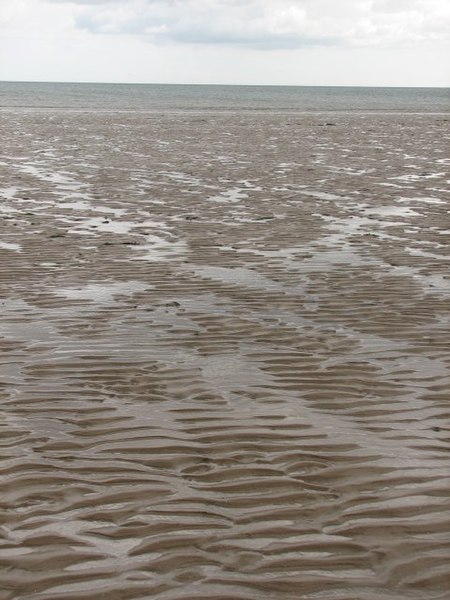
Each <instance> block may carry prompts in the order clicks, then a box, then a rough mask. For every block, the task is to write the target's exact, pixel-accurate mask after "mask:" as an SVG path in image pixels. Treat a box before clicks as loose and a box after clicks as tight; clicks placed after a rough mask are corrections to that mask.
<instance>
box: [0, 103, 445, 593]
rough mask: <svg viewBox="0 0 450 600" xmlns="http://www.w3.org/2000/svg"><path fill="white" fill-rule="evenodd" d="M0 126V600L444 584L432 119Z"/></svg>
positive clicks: (407, 589) (175, 116)
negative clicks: (0, 147)
mask: <svg viewBox="0 0 450 600" xmlns="http://www.w3.org/2000/svg"><path fill="white" fill-rule="evenodd" d="M0 123H1V125H0V132H1V139H2V140H3V141H2V156H1V158H0V219H1V223H2V225H1V236H0V281H1V286H0V289H1V297H0V315H1V316H0V349H1V353H0V386H1V387H0V400H1V405H0V406H1V415H2V418H1V436H0V444H1V449H2V451H1V455H0V515H1V520H0V533H1V536H0V573H1V576H0V599H1V600H19V599H20V600H86V599H91V598H95V599H98V600H99V599H101V598H105V599H108V600H119V599H120V600H124V599H132V598H133V599H142V600H144V599H149V598H152V599H155V600H306V599H308V600H313V599H314V600H400V599H401V600H404V599H408V600H446V599H448V589H449V586H450V575H449V569H448V564H449V561H450V547H449V543H448V541H449V522H450V502H449V500H450V498H449V497H450V485H449V482H450V478H449V475H450V458H449V452H448V450H449V439H450V435H449V432H450V429H449V417H450V408H449V367H450V352H449V350H450V348H449V338H448V332H449V310H448V309H449V295H450V276H449V262H450V257H449V253H448V248H449V245H448V244H449V234H450V217H449V185H448V183H449V179H448V177H449V176H448V166H449V163H450V160H449V158H448V140H449V125H450V120H449V118H448V115H447V116H445V115H442V114H412V113H410V114H406V113H389V112H382V113H371V112H355V113H350V112H348V113H346V112H339V113H338V112H336V113H325V112H324V113H295V112H291V113H287V112H280V113H276V112H269V113H263V112H259V113H257V112H251V111H249V112H248V113H245V112H242V111H241V112H233V111H228V112H226V111H223V112H214V111H210V112H207V113H205V112H202V111H192V112H191V113H186V112H182V111H169V112H146V111H130V112H127V111H112V110H108V111H101V110H99V111H95V112H94V111H89V110H81V109H80V110H50V109H49V110H46V109H40V110H10V111H3V112H2V113H0Z"/></svg>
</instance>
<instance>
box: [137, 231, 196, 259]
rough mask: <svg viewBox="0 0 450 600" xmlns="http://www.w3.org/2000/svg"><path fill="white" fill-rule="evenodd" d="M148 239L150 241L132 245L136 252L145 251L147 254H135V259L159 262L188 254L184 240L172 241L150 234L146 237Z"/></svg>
mask: <svg viewBox="0 0 450 600" xmlns="http://www.w3.org/2000/svg"><path fill="white" fill-rule="evenodd" d="M146 241H147V242H150V243H147V244H140V245H139V246H132V250H134V251H135V252H137V251H139V252H142V251H145V254H143V255H141V256H135V257H134V260H147V261H150V262H159V261H164V260H170V259H171V258H177V257H178V256H182V255H184V254H186V252H187V244H186V242H185V241H183V240H179V241H176V242H171V241H169V240H165V239H164V238H161V237H158V236H156V235H148V236H147V237H146Z"/></svg>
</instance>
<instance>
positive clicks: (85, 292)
mask: <svg viewBox="0 0 450 600" xmlns="http://www.w3.org/2000/svg"><path fill="white" fill-rule="evenodd" d="M151 287H152V286H150V285H148V284H147V283H142V282H140V281H117V282H105V283H88V284H87V285H85V286H83V287H78V288H60V289H59V290H55V291H54V292H53V293H54V294H56V295H57V296H63V297H64V298H67V299H69V300H87V301H90V302H96V303H100V304H104V303H110V302H113V301H114V298H115V297H116V296H132V295H133V294H134V293H135V292H142V291H144V290H148V289H149V288H151Z"/></svg>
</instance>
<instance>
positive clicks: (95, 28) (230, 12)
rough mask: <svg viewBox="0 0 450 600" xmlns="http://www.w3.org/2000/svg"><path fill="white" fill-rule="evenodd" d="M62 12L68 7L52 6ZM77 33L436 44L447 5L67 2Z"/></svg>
mask: <svg viewBox="0 0 450 600" xmlns="http://www.w3.org/2000/svg"><path fill="white" fill-rule="evenodd" d="M53 2H54V3H55V4H56V3H58V4H66V3H68V2H69V0H53ZM71 4H72V5H73V6H75V5H76V7H77V9H76V11H75V12H76V16H75V22H76V25H77V27H79V28H81V29H84V30H86V31H90V32H92V33H99V34H134V35H141V36H144V37H146V38H147V39H148V40H149V41H151V42H153V43H191V44H209V45H211V44H222V45H233V46H246V47H253V48H260V49H275V48H297V47H298V48H301V47H304V46H309V45H316V46H321V45H330V44H334V45H342V44H346V45H352V44H355V45H368V46H385V45H404V44H411V43H417V42H425V41H426V40H430V39H432V40H436V39H442V38H444V37H445V36H446V32H448V31H449V30H450V6H449V3H448V2H447V0H242V1H238V0H71Z"/></svg>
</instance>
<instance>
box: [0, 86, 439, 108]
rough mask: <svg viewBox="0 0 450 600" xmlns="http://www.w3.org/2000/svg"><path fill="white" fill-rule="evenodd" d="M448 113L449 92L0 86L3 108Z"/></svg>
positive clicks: (221, 87) (210, 87)
mask: <svg viewBox="0 0 450 600" xmlns="http://www.w3.org/2000/svg"><path fill="white" fill-rule="evenodd" d="M17 108H24V109H46V108H52V109H75V110H90V111H92V110H122V111H130V110H131V111H158V112H160V111H208V110H209V111H236V112H239V111H269V112H278V111H281V112H285V111H292V112H307V113H308V112H336V111H338V112H378V111H380V112H404V113H445V112H449V111H450V89H449V88H380V87H377V88H370V87H306V86H298V87H297V86H232V85H230V86H226V85H163V84H105V83H32V82H0V110H2V109H3V110H5V109H17Z"/></svg>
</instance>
